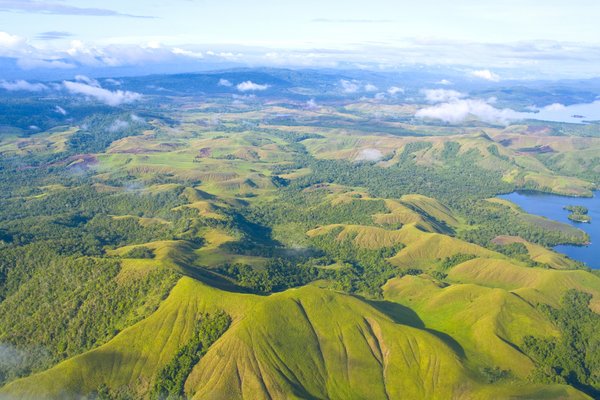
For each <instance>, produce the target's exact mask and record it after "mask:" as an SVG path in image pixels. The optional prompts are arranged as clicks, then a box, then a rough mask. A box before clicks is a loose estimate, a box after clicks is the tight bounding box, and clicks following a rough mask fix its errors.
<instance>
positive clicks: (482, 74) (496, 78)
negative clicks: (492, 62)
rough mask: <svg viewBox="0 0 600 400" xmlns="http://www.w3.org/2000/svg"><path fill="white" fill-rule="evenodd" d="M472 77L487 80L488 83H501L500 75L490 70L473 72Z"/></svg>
mask: <svg viewBox="0 0 600 400" xmlns="http://www.w3.org/2000/svg"><path fill="white" fill-rule="evenodd" d="M470 75H471V76H474V77H475V78H480V79H485V80H486V81H490V82H500V75H498V74H495V73H493V72H492V71H490V70H489V69H482V70H479V71H473V72H471V74H470Z"/></svg>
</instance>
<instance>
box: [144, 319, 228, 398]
mask: <svg viewBox="0 0 600 400" xmlns="http://www.w3.org/2000/svg"><path fill="white" fill-rule="evenodd" d="M230 324H231V318H230V317H229V316H228V315H227V314H225V313H224V312H222V311H220V312H216V313H214V314H202V315H201V316H200V318H199V320H198V322H197V323H196V328H195V330H194V334H193V336H192V338H191V339H190V340H189V341H188V342H187V343H186V344H185V345H184V346H182V347H181V348H180V349H179V350H178V351H177V354H175V356H174V357H173V359H171V361H170V362H169V363H168V364H167V365H165V366H164V367H163V368H162V369H161V370H160V371H159V372H158V374H157V377H156V382H155V383H154V387H153V388H152V392H151V394H150V398H151V399H157V400H170V399H173V400H174V399H182V398H186V396H185V393H184V390H183V389H184V384H185V381H186V379H187V377H188V376H189V374H190V372H192V368H194V366H195V365H196V364H198V362H199V361H200V359H201V358H202V357H203V356H204V355H205V354H206V352H207V351H208V349H209V348H210V346H212V344H213V343H214V342H216V341H217V339H219V338H220V337H221V336H222V335H223V334H224V333H225V331H226V330H227V329H228V328H229V325H230Z"/></svg>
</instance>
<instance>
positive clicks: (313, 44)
mask: <svg viewBox="0 0 600 400" xmlns="http://www.w3.org/2000/svg"><path fill="white" fill-rule="evenodd" d="M599 20H600V2H597V1H594V0H571V1H568V2H567V1H564V0H545V1H539V0H536V1H533V0H521V1H516V0H504V1H484V0H479V1H475V0H454V1H439V0H420V1H392V0H369V1H357V0H345V1H337V0H334V1H326V0H304V1H287V0H279V1H276V0H255V1H252V2H248V1H242V0H171V1H157V0H144V1H141V0H139V1H123V0H120V1H116V0H103V1H97V0H77V1H70V0H0V32H1V33H0V57H1V56H3V57H12V58H15V59H17V60H19V65H20V66H21V67H22V68H25V69H27V68H30V69H33V68H57V69H68V68H71V67H70V66H71V65H89V66H95V67H98V66H100V65H101V64H105V65H107V66H121V65H135V64H136V63H138V64H140V65H142V64H147V63H149V62H150V63H161V62H176V61H177V60H178V59H179V58H181V59H185V60H186V61H189V62H195V63H199V64H201V63H203V62H204V63H209V62H211V63H212V62H218V61H219V60H222V61H228V62H237V63H247V64H261V65H271V64H272V65H277V66H280V65H281V66H283V65H285V66H336V65H339V64H340V63H344V62H350V63H355V64H356V65H370V66H373V67H374V68H393V67H394V66H395V65H401V64H421V63H422V64H442V65H452V64H466V65H472V66H473V67H474V68H479V69H481V68H485V69H493V70H495V71H501V72H502V74H504V75H511V74H512V75H514V74H518V73H521V74H530V75H535V74H536V73H537V72H541V73H544V74H547V75H552V74H554V75H556V76H582V77H583V76H592V75H598V74H597V73H596V70H597V67H596V66H597V65H599V64H598V61H600V24H599V23H598V21H599ZM511 71H512V72H511Z"/></svg>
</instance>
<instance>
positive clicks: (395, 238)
mask: <svg viewBox="0 0 600 400" xmlns="http://www.w3.org/2000/svg"><path fill="white" fill-rule="evenodd" d="M340 227H342V228H343V229H342V230H341V231H340V232H339V234H338V236H337V239H338V240H340V241H342V240H345V239H346V238H352V240H353V242H354V243H355V244H356V245H357V246H360V247H364V248H369V249H377V248H381V247H391V246H393V245H396V244H403V245H404V246H405V247H404V248H403V249H402V250H400V252H399V253H398V254H396V255H395V256H394V257H392V258H390V259H389V261H390V263H392V264H393V265H396V266H398V267H419V268H425V267H430V266H432V263H436V262H438V261H440V260H442V259H444V258H446V257H450V256H453V255H456V254H471V255H475V256H482V257H500V258H504V256H502V255H501V254H498V253H495V252H493V251H490V250H487V249H485V248H483V247H481V246H478V245H475V244H472V243H468V242H465V241H463V240H460V239H456V238H454V237H452V236H448V235H443V234H439V233H430V232H424V231H422V230H421V229H419V228H418V227H417V226H416V225H415V224H410V225H405V226H403V227H402V228H401V229H398V230H387V229H383V228H379V227H373V226H362V225H328V226H324V227H321V228H317V229H313V230H310V231H309V232H307V235H308V236H309V237H311V236H318V235H323V234H327V233H329V232H332V231H334V230H335V229H339V228H340Z"/></svg>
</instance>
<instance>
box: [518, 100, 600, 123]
mask: <svg viewBox="0 0 600 400" xmlns="http://www.w3.org/2000/svg"><path fill="white" fill-rule="evenodd" d="M536 111H537V112H534V113H523V118H530V119H536V120H540V121H554V122H569V123H574V124H581V123H585V122H586V121H600V100H598V101H595V102H593V103H587V104H573V105H570V106H564V105H562V104H552V105H549V106H546V107H543V108H540V109H538V110H536Z"/></svg>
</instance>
